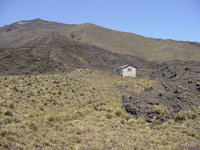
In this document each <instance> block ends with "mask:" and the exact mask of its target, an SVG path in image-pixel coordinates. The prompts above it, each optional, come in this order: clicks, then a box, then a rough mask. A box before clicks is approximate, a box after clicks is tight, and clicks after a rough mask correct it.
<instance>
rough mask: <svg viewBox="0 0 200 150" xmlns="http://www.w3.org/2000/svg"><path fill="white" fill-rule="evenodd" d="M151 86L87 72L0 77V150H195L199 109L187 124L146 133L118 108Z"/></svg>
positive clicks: (172, 124)
mask: <svg viewBox="0 0 200 150" xmlns="http://www.w3.org/2000/svg"><path fill="white" fill-rule="evenodd" d="M154 86H156V84H155V82H154V81H151V80H148V79H138V78H122V77H119V76H115V75H112V74H110V73H104V72H99V71H92V70H83V71H81V72H78V71H74V72H72V73H70V74H62V75H35V76H2V77H0V93H1V95H0V149H36V150H37V149H44V150H51V149H52V150H53V149H60V150H63V149H66V150H68V149H69V150H70V149H72V150H74V149H75V150H106V149H109V150H133V149H135V150H142V149H143V150H145V149H146V150H176V149H179V148H178V147H179V145H183V146H188V145H190V146H196V147H199V146H200V145H198V144H199V140H200V134H199V131H200V130H199V127H200V108H199V109H196V110H193V111H191V112H189V113H190V114H195V115H196V117H194V118H193V119H185V120H183V121H182V122H175V121H173V120H170V121H168V122H165V123H164V124H162V125H160V126H156V127H154V128H150V125H149V124H148V123H146V122H145V121H144V119H142V118H139V119H137V120H136V119H134V118H132V116H130V115H129V114H127V113H126V112H125V110H124V109H123V108H122V107H121V96H122V95H123V94H127V93H132V92H141V91H143V90H145V88H149V87H151V88H154Z"/></svg>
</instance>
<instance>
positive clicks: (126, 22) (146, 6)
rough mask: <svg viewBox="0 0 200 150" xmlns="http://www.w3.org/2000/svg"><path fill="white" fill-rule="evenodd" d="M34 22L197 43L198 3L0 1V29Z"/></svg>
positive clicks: (189, 0)
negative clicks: (94, 26)
mask: <svg viewBox="0 0 200 150" xmlns="http://www.w3.org/2000/svg"><path fill="white" fill-rule="evenodd" d="M35 18H41V19H44V20H48V21H55V22H62V23H66V24H81V23H86V22H89V23H93V24H97V25H100V26H103V27H106V28H110V29H114V30H119V31H125V32H132V33H135V34H139V35H142V36H146V37H153V38H161V39H174V40H181V41H197V42H200V0H0V26H3V25H8V24H11V23H14V22H17V21H21V20H32V19H35Z"/></svg>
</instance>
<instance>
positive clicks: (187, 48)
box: [0, 19, 200, 61]
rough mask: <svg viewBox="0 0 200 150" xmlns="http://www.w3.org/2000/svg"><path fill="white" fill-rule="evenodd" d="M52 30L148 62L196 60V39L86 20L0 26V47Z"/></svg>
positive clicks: (198, 53) (22, 42) (13, 45)
mask: <svg viewBox="0 0 200 150" xmlns="http://www.w3.org/2000/svg"><path fill="white" fill-rule="evenodd" d="M52 32H53V33H56V34H60V35H62V36H65V37H68V38H69V39H71V40H74V41H78V42H82V43H87V44H90V45H94V46H97V47H100V48H103V49H106V50H109V51H111V52H114V53H120V54H126V55H132V56H137V57H141V58H143V59H146V60H149V61H168V60H194V61H199V60H200V43H197V42H187V41H175V40H162V39H153V38H147V37H143V36H140V35H136V34H133V33H126V32H119V31H115V30H110V29H106V28H103V27H100V26H97V25H94V24H90V23H84V24H80V25H74V24H72V25H68V24H62V23H55V22H49V21H44V20H41V19H35V20H30V21H20V22H17V23H13V24H11V25H7V26H4V27H1V28H0V47H4V48H8V47H9V48H16V47H20V46H23V45H25V44H27V43H29V42H31V41H33V40H36V39H38V38H42V37H44V36H48V35H49V34H50V33H52Z"/></svg>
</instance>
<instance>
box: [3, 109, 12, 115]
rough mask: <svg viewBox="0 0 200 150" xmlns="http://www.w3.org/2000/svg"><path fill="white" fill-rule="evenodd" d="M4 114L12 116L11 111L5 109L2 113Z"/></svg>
mask: <svg viewBox="0 0 200 150" xmlns="http://www.w3.org/2000/svg"><path fill="white" fill-rule="evenodd" d="M4 115H5V116H13V114H12V112H11V111H9V110H7V111H6V112H5V113H4Z"/></svg>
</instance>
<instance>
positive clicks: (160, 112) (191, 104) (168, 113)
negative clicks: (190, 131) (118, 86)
mask: <svg viewBox="0 0 200 150" xmlns="http://www.w3.org/2000/svg"><path fill="white" fill-rule="evenodd" d="M153 66H154V67H152V68H149V72H150V74H149V76H150V78H151V79H154V80H155V79H156V80H158V85H157V88H155V89H152V90H151V91H144V92H143V93H137V94H133V95H131V96H123V98H122V104H123V106H124V108H125V109H126V111H127V112H129V113H131V114H132V115H133V116H135V117H141V116H144V117H145V118H146V120H147V121H148V122H152V121H154V119H155V118H157V119H158V120H159V121H160V122H163V121H165V120H168V119H174V118H175V116H176V113H178V112H180V111H185V110H189V109H192V108H195V107H197V106H199V105H200V71H199V69H200V63H199V62H193V61H188V62H183V61H171V62H167V63H155V64H154V65H153Z"/></svg>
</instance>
